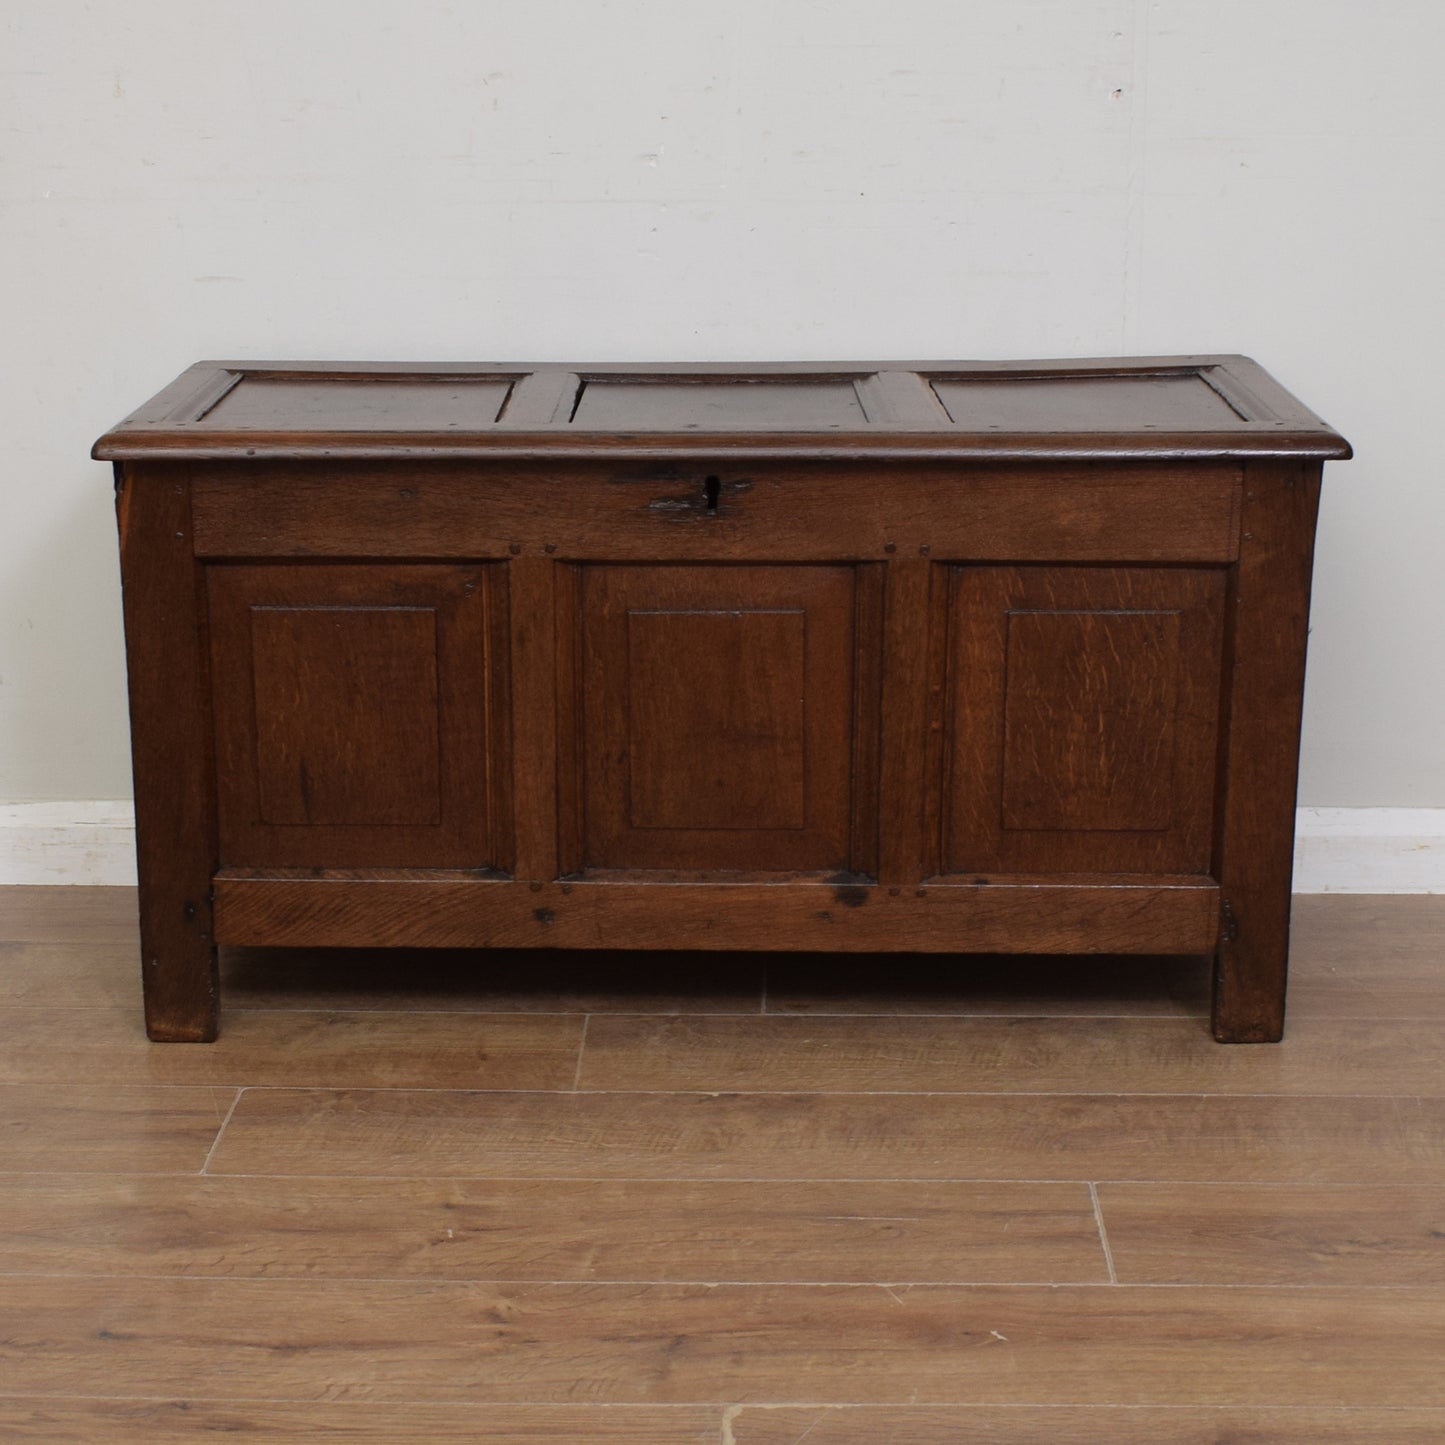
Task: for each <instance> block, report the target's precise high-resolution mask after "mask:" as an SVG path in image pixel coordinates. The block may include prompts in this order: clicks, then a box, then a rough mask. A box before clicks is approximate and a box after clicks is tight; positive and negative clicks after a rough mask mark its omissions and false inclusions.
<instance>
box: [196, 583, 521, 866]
mask: <svg viewBox="0 0 1445 1445" xmlns="http://www.w3.org/2000/svg"><path fill="white" fill-rule="evenodd" d="M499 579H500V573H499V569H497V568H495V567H463V566H456V565H450V566H406V565H398V566H394V567H386V568H377V567H346V566H341V567H334V566H328V567H305V566H300V565H294V564H281V565H262V566H234V567H212V568H210V569H209V583H210V586H209V615H210V622H211V652H212V666H213V675H214V679H215V681H214V687H213V694H214V697H215V704H216V717H215V729H216V763H217V780H218V787H219V805H220V806H219V814H220V854H221V862H222V865H223V866H225V865H231V866H242V867H288V866H302V867H304V866H307V865H314V864H315V863H316V862H317V861H318V860H320V859H323V858H324V859H329V860H331V861H333V862H334V863H335V864H336V865H338V866H342V867H386V866H391V867H406V866H408V865H409V864H410V865H415V866H422V867H426V866H433V867H497V866H502V865H504V864H505V863H506V861H507V860H506V847H505V842H504V837H505V833H504V826H503V821H504V818H505V808H506V802H505V798H506V783H507V744H506V737H507V724H506V713H505V706H506V694H505V687H504V686H499V679H498V677H497V675H496V671H495V667H496V665H497V660H498V659H500V658H501V657H503V656H504V655H505V651H506V638H505V629H504V627H502V626H499V625H498V622H499V618H502V619H504V616H505V614H504V611H503V608H502V605H501V600H500V593H501V587H500V581H499Z"/></svg>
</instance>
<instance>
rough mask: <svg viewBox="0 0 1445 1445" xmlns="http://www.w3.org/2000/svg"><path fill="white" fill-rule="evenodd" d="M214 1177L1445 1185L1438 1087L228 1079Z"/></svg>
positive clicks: (1444, 1116) (1444, 1104) (1444, 1130)
mask: <svg viewBox="0 0 1445 1445" xmlns="http://www.w3.org/2000/svg"><path fill="white" fill-rule="evenodd" d="M209 1168H210V1171H211V1172H213V1173H217V1174H276V1175H292V1174H337V1175H362V1174H365V1175H388V1176H400V1177H428V1178H454V1177H459V1176H475V1175H495V1176H498V1177H504V1178H533V1179H535V1178H558V1179H565V1178H574V1179H575V1178H611V1179H616V1178H653V1179H709V1178H715V1179H727V1178H748V1179H998V1180H1007V1179H1090V1178H1092V1179H1171V1180H1188V1179H1217V1180H1257V1181H1263V1182H1300V1183H1308V1182H1311V1181H1315V1182H1320V1183H1352V1182H1355V1181H1357V1180H1358V1179H1359V1178H1360V1177H1361V1175H1362V1171H1369V1173H1370V1174H1371V1176H1372V1177H1373V1178H1375V1179H1376V1180H1377V1181H1379V1182H1381V1183H1400V1184H1419V1185H1439V1184H1440V1183H1442V1182H1445V1100H1439V1099H1412V1098H1409V1099H1399V1098H1386V1099H1356V1098H1328V1097H1307V1098H1270V1097H1258V1096H1245V1097H1238V1098H1236V1097H1231V1096H1229V1095H1216V1096H1212V1097H1211V1096H1204V1097H1190V1096H1183V1097H1181V1096H1173V1095H1151V1094H1130V1095H1057V1094H1056V1095H1049V1094H1043V1095H1031V1094H974V1095H968V1096H963V1097H960V1096H959V1095H956V1094H807V1093H797V1094H733V1095H718V1094H713V1093H709V1094H665V1093H664V1094H623V1093H617V1094H605V1093H580V1094H546V1093H531V1094H505V1093H485V1094H467V1093H453V1092H446V1091H438V1092H429V1093H413V1092H407V1091H403V1090H390V1091H373V1092H366V1091H352V1092H338V1091H331V1090H310V1091H296V1090H287V1089H266V1090H255V1091H251V1092H247V1093H245V1094H243V1095H242V1097H241V1101H240V1103H239V1104H238V1105H237V1107H236V1110H235V1113H234V1114H233V1115H232V1117H231V1120H230V1123H229V1124H228V1126H227V1128H226V1131H225V1134H224V1135H223V1137H222V1139H221V1141H220V1143H219V1145H218V1146H217V1149H216V1152H215V1154H214V1156H213V1157H212V1159H211V1162H210V1165H209Z"/></svg>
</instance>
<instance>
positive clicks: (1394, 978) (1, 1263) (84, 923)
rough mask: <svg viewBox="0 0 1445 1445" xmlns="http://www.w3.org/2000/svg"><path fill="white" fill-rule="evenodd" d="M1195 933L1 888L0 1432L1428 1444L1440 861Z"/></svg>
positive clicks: (1442, 1405)
mask: <svg viewBox="0 0 1445 1445" xmlns="http://www.w3.org/2000/svg"><path fill="white" fill-rule="evenodd" d="M1295 928H1296V946H1295V967H1294V973H1295V981H1294V984H1293V987H1292V992H1291V1006H1290V1021H1289V1027H1288V1033H1287V1037H1286V1041H1285V1043H1283V1044H1282V1045H1279V1046H1274V1047H1271V1046H1267V1045H1265V1046H1252V1047H1251V1046H1237V1047H1224V1046H1221V1045H1218V1044H1215V1043H1213V1042H1212V1041H1211V1039H1210V1038H1209V1035H1208V1031H1207V1027H1206V1013H1207V1001H1208V1000H1207V987H1208V979H1207V966H1206V965H1205V964H1204V963H1203V962H1202V961H1200V960H1142V961H1140V960H1135V961H1128V960H1104V961H1099V962H1094V963H1090V962H1087V961H1067V962H1057V961H1056V962H1041V961H1028V960H1025V961H1019V960H1014V961H1000V960H989V961H983V962H980V961H977V960H975V961H972V962H970V961H968V960H954V959H925V960H921V961H910V960H902V959H897V958H869V959H859V958H843V959H839V958H833V957H814V958H800V957H784V956H771V957H768V958H760V957H758V956H756V955H752V956H742V955H740V956H721V955H705V956H676V955H673V956H667V957H648V956H645V955H607V956H603V955H592V956H583V957H567V956H552V955H547V956H540V955H532V956H527V955H507V956H499V955H493V956H485V955H472V956H459V955H425V954H405V955H403V954H385V953H377V954H331V955H325V954H310V955H306V954H297V953H280V952H274V953H273V952H265V951H255V952H250V953H247V952H241V951H237V952H235V953H234V954H232V955H230V956H229V957H228V958H227V961H226V972H225V984H224V995H223V996H224V999H225V1012H224V1016H223V1030H224V1031H223V1036H222V1038H221V1041H220V1042H219V1043H217V1044H214V1045H210V1046H207V1045H184V1044H172V1045H151V1044H148V1043H147V1042H146V1041H145V1038H144V1035H143V1032H142V1030H141V1025H140V1011H139V998H138V986H137V972H138V964H137V957H136V945H135V919H134V900H133V897H132V895H131V894H130V893H129V892H128V891H125V890H118V889H108V890H107V889H65V888H55V889H24V888H11V889H3V890H0V1038H3V1044H0V1439H3V1440H4V1441H7V1442H8V1441H12V1440H13V1441H47V1442H61V1441H64V1442H85V1445H90V1442H95V1441H102V1440H103V1441H106V1442H117V1445H127V1442H142V1441H143V1442H158V1445H164V1442H170V1441H178V1440H192V1439H202V1438H209V1437H210V1436H212V1435H213V1434H224V1435H226V1437H227V1438H235V1439H240V1440H249V1441H266V1442H280V1441H288V1442H289V1441H303V1440H304V1441H311V1440H314V1439H316V1438H318V1437H323V1438H325V1439H326V1440H328V1441H341V1442H363V1441H364V1442H376V1445H380V1442H420V1441H428V1442H451V1441H475V1440H482V1441H496V1442H503V1445H520V1442H524V1441H525V1442H538V1441H564V1442H581V1445H588V1442H623V1441H626V1442H635V1445H684V1442H688V1445H694V1442H708V1445H728V1442H732V1445H799V1442H803V1441H806V1442H807V1445H887V1442H904V1445H945V1442H947V1445H955V1442H983V1445H990V1442H997V1445H1005V1442H1006V1445H1020V1442H1024V1445H1027V1442H1040V1445H1042V1442H1048V1445H1076V1442H1077V1445H1083V1442H1088V1445H1095V1442H1100V1445H1102V1442H1109V1445H1134V1442H1138V1445H1143V1442H1149V1445H1205V1442H1226V1441H1227V1442H1232V1445H1246V1442H1248V1445H1265V1442H1270V1445H1273V1442H1286V1445H1293V1442H1298V1445H1306V1442H1309V1445H1343V1442H1351V1445H1393V1442H1397V1441H1400V1442H1403V1441H1409V1442H1421V1445H1423V1442H1427V1441H1428V1442H1432V1445H1439V1442H1441V1441H1445V1067H1442V1065H1445V1033H1442V1031H1445V898H1424V897H1410V898H1344V897H1333V898H1302V899H1299V900H1298V901H1297V906H1296V923H1295Z"/></svg>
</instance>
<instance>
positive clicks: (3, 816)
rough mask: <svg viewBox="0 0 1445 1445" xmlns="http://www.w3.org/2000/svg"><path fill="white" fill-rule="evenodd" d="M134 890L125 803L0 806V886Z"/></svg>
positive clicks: (130, 822) (129, 813) (131, 826)
mask: <svg viewBox="0 0 1445 1445" xmlns="http://www.w3.org/2000/svg"><path fill="white" fill-rule="evenodd" d="M6 883H90V884H102V885H107V886H116V885H130V886H132V887H134V885H135V808H134V807H133V806H132V805H131V804H130V803H129V802H124V801H122V802H103V803H93V802H85V803H0V884H6Z"/></svg>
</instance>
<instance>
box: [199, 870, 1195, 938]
mask: <svg viewBox="0 0 1445 1445" xmlns="http://www.w3.org/2000/svg"><path fill="white" fill-rule="evenodd" d="M620 876H621V878H622V879H624V880H627V879H628V875H627V874H626V873H623V874H621V875H620ZM683 876H684V877H685V878H687V879H688V881H673V880H672V879H671V878H669V877H668V876H667V875H664V876H663V878H662V879H660V880H659V881H655V882H653V881H649V882H636V881H616V882H614V881H610V880H609V881H600V880H599V879H598V878H596V877H594V878H590V879H583V880H578V881H563V882H554V883H542V882H532V883H525V882H502V881H497V880H494V879H490V878H476V877H470V876H459V875H456V874H446V873H438V874H433V875H430V876H428V875H427V874H426V873H424V872H422V871H420V870H419V871H418V872H416V873H415V874H413V875H412V876H411V877H409V878H404V879H402V880H398V879H396V878H395V877H393V876H390V875H388V874H386V873H383V872H376V873H372V874H370V875H367V874H366V873H364V872H362V873H359V874H357V875H348V874H347V873H345V872H338V873H336V874H334V875H332V876H330V877H326V876H322V877H319V878H318V877H315V876H309V875H307V874H306V873H304V872H302V871H301V870H297V871H296V872H295V873H294V874H293V875H291V876H288V877H277V876H276V874H275V871H274V870H272V871H270V872H266V873H252V872H250V871H248V870H234V871H228V872H226V873H222V874H220V875H218V876H217V878H216V881H215V894H216V920H217V921H216V936H217V938H219V939H220V940H221V941H222V942H223V943H235V944H253V945H265V944H287V945H291V946H303V947H332V948H337V947H348V946H349V947H357V948H366V947H374V946H376V945H377V944H387V943H394V944H409V945H412V946H423V947H425V946H431V947H438V948H479V947H481V948H632V949H651V948H665V949H681V948H693V949H749V948H757V949H804V950H821V951H823V952H833V951H838V952H850V951H851V952H857V951H876V950H878V949H900V948H901V949H915V950H918V951H920V952H949V953H952V952H956V951H957V950H959V949H967V950H979V951H983V952H992V953H1004V952H1020V953H1038V952H1050V951H1053V952H1060V953H1071V952H1072V953H1131V952H1133V953H1200V952H1204V951H1206V950H1208V949H1210V948H1212V947H1213V945H1214V941H1215V939H1216V937H1217V936H1218V931H1219V918H1218V890H1217V889H1216V888H1215V887H1214V885H1213V884H1212V883H1210V882H1209V880H1208V879H1206V878H1200V877H1187V876H1184V877H1167V876H1159V877H1150V876H1149V875H1147V874H1146V875H1114V874H1094V875H1083V876H1069V875H1058V876H1053V877H1028V876H1018V875H1014V876H1010V875H1002V876H999V877H996V878H983V879H975V880H972V881H969V882H967V883H961V882H950V883H944V884H941V885H938V884H930V885H929V886H927V887H925V888H920V887H917V886H915V887H913V888H901V887H895V888H883V887H869V886H866V885H863V884H859V883H857V882H856V881H855V880H853V879H852V877H851V876H848V875H845V876H844V877H843V878H841V879H840V878H838V876H837V875H834V880H835V881H831V882H830V881H820V880H818V879H817V878H816V877H809V876H807V875H804V877H803V878H802V879H801V880H798V881H792V880H789V879H786V878H784V879H779V880H776V881H771V882H746V883H735V882H732V881H730V880H727V881H724V880H719V881H715V882H696V881H693V876H695V875H693V876H689V875H683ZM763 876H764V877H766V875H763Z"/></svg>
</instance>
